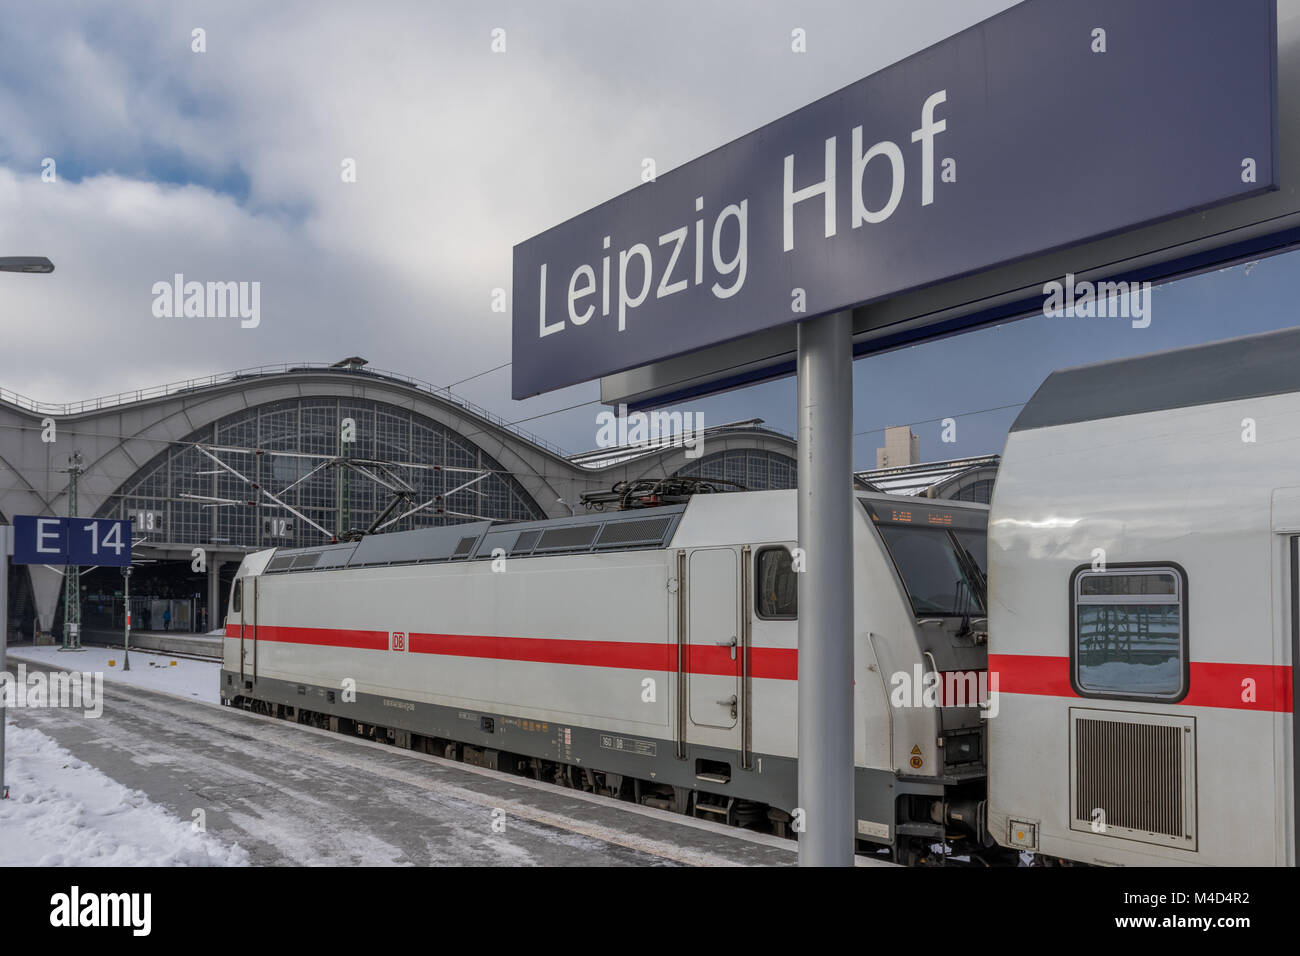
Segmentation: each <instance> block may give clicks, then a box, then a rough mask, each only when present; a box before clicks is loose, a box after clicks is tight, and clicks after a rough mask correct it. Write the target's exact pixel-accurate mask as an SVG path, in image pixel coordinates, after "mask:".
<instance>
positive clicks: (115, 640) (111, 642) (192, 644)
mask: <svg viewBox="0 0 1300 956" xmlns="http://www.w3.org/2000/svg"><path fill="white" fill-rule="evenodd" d="M122 640H123V638H122V632H121V631H109V630H101V629H90V628H87V629H86V630H85V631H83V632H82V634H81V641H82V643H83V644H96V645H99V646H101V647H121V646H122ZM131 647H132V648H137V647H138V648H140V649H141V650H149V651H161V652H162V653H164V654H187V655H191V656H194V657H206V658H211V659H212V660H214V661H215V660H220V659H221V638H220V637H218V636H216V635H209V634H191V633H189V632H187V631H137V630H135V629H134V628H132V630H131Z"/></svg>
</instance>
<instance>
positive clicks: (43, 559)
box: [14, 515, 131, 568]
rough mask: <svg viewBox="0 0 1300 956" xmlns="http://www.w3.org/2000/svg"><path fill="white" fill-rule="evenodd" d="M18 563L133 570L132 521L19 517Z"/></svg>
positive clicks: (16, 519) (16, 533)
mask: <svg viewBox="0 0 1300 956" xmlns="http://www.w3.org/2000/svg"><path fill="white" fill-rule="evenodd" d="M14 563H15V564H53V565H61V564H72V565H80V566H83V567H90V566H92V565H99V566H102V567H123V568H124V567H129V566H130V564H131V522H130V521H117V520H111V519H107V518H56V517H45V516H37V515H15V516H14Z"/></svg>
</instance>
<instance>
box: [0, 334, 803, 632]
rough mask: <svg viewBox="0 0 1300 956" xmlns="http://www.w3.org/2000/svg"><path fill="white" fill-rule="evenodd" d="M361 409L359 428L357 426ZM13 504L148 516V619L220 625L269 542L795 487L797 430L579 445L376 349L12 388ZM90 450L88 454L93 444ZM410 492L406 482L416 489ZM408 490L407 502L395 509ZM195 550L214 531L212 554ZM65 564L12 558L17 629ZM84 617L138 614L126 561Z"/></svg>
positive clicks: (138, 521) (151, 623) (53, 594)
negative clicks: (88, 384)
mask: <svg viewBox="0 0 1300 956" xmlns="http://www.w3.org/2000/svg"><path fill="white" fill-rule="evenodd" d="M345 423H346V425H348V426H350V438H351V439H352V440H351V441H344V440H343V434H344V429H345ZM0 426H2V427H0V467H3V468H4V471H5V477H6V480H5V481H3V482H2V483H0V520H3V521H5V522H11V521H12V517H13V516H14V515H19V514H31V515H67V514H68V513H69V491H70V479H71V476H70V474H69V468H70V466H75V467H76V468H77V469H79V474H77V476H76V505H75V513H76V514H78V515H83V516H93V517H100V518H121V519H129V520H131V521H132V523H133V528H134V530H133V536H134V540H135V548H134V558H135V560H136V562H137V566H136V568H135V572H134V573H133V575H132V578H131V582H130V588H131V594H132V598H131V607H132V610H133V612H134V614H135V615H136V616H135V617H134V618H133V626H135V627H141V626H147V627H150V628H152V629H161V624H160V621H159V620H156V619H155V620H151V619H150V618H151V617H152V618H159V617H161V612H157V611H155V612H154V613H153V614H152V615H151V612H150V607H151V606H152V607H155V608H157V607H158V604H157V600H158V599H162V598H165V599H166V600H167V601H168V603H167V605H166V607H168V608H169V609H170V610H169V612H168V613H169V616H170V619H171V622H172V627H173V628H174V629H179V630H209V629H213V628H215V627H217V626H219V624H220V622H221V620H222V612H221V608H222V607H223V606H224V600H225V596H226V593H227V590H228V588H229V585H230V581H231V579H232V578H233V576H234V573H235V571H236V569H237V568H238V564H239V561H240V560H241V559H242V558H243V556H244V555H245V554H247V553H249V552H251V551H257V550H261V549H263V548H269V547H278V546H284V547H294V546H303V545H310V544H318V543H321V542H322V541H328V540H331V538H332V537H335V536H338V535H341V534H344V533H346V532H348V531H350V530H351V529H360V530H366V529H369V528H371V527H372V526H376V527H378V528H382V530H385V531H399V530H406V529H410V528H420V527H430V526H435V525H443V524H455V523H461V522H465V521H475V520H482V519H483V518H489V519H493V520H500V521H517V520H528V519H539V518H547V517H559V516H562V515H567V514H570V513H572V512H573V511H574V510H575V509H580V508H581V507H582V503H581V499H582V496H583V495H584V494H586V493H589V492H598V491H607V490H609V489H610V488H612V487H613V486H614V485H615V484H616V483H617V482H620V481H634V480H637V479H641V478H661V477H669V476H674V475H684V476H685V475H689V476H698V477H704V478H718V479H725V480H728V481H734V482H737V483H739V484H742V485H744V486H745V487H747V488H750V489H754V490H758V489H766V488H792V487H795V485H796V482H797V475H796V470H795V469H796V464H795V450H796V449H795V441H794V439H793V437H792V436H790V435H787V434H783V433H781V432H779V431H776V430H774V429H770V428H767V427H764V425H763V423H762V421H761V420H758V419H755V420H751V421H746V422H736V423H732V424H727V425H720V426H714V427H712V428H708V429H705V430H704V432H703V434H702V438H703V442H702V445H700V446H697V447H689V446H687V445H685V444H683V443H682V442H681V441H675V440H672V439H665V440H662V441H657V442H648V443H644V444H638V445H637V446H635V447H625V448H616V449H609V448H602V449H596V450H594V451H590V452H585V453H582V454H578V455H570V454H568V453H566V452H565V451H563V450H562V449H560V448H558V447H557V446H555V445H553V444H551V443H549V442H547V441H545V440H544V439H542V438H540V437H538V436H536V435H533V434H530V433H528V432H527V431H524V430H523V429H520V428H518V427H516V426H514V425H511V424H510V423H508V422H506V421H504V420H502V419H500V418H499V417H497V416H495V415H493V414H492V413H490V412H489V411H487V410H486V409H483V408H480V407H478V406H476V405H474V404H473V403H471V402H468V401H466V400H464V399H462V398H460V397H459V396H457V395H455V394H453V393H452V392H450V391H449V390H448V389H446V388H440V387H437V386H434V385H432V384H429V383H427V382H422V381H420V380H418V379H414V378H411V377H409V376H404V375H399V374H395V373H391V372H384V371H380V370H376V369H372V368H369V367H368V366H367V365H366V363H365V361H364V360H363V359H347V360H344V361H342V362H339V363H337V364H335V365H306V364H300V365H280V366H264V367H259V368H254V369H246V370H243V371H238V372H231V373H226V374H221V375H213V376H210V377H208V378H204V379H198V380H190V381H185V382H177V383H173V384H170V385H163V386H158V387H156V388H147V389H140V390H137V391H132V392H124V393H121V394H118V395H111V396H105V397H101V398H98V399H92V400H89V401H83V402H74V403H70V404H63V405H60V404H50V403H46V402H38V401H34V400H32V399H29V398H27V397H25V396H21V395H17V394H15V393H13V392H10V391H7V390H4V389H0ZM74 455H76V456H78V458H76V459H74V458H73V456H74ZM398 492H400V494H399V493H398ZM390 509H391V510H390ZM195 549H202V558H203V569H202V570H198V569H197V567H198V565H197V560H196V558H197V555H196V550H195ZM63 580H64V576H63V572H62V569H60V568H54V567H46V566H42V565H26V566H13V567H11V569H10V588H9V595H10V609H9V610H10V617H9V620H10V628H11V633H12V632H15V631H17V632H19V633H20V634H21V635H22V636H23V637H24V638H30V637H32V636H36V637H37V639H38V640H42V639H43V640H53V639H54V637H55V636H56V635H60V634H61V633H62V616H63V610H62V609H63V601H62V600H61V598H62V592H63ZM80 584H81V593H82V622H83V628H85V629H86V630H87V631H91V630H93V629H95V628H96V627H102V628H104V629H111V628H117V627H120V625H121V622H122V617H123V613H124V602H123V601H122V599H121V597H120V595H121V592H122V591H123V581H122V577H121V574H120V572H119V571H118V570H117V569H114V568H100V569H95V570H85V569H83V571H82V572H81V581H80Z"/></svg>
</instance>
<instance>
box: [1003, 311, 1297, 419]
mask: <svg viewBox="0 0 1300 956" xmlns="http://www.w3.org/2000/svg"><path fill="white" fill-rule="evenodd" d="M1296 391H1300V328H1294V329H1282V330H1281V331H1278V332H1263V333H1260V334H1258V335H1244V336H1242V337H1241V338H1236V339H1225V340H1224V341H1221V342H1210V343H1208V344H1205V345H1192V346H1188V347H1186V348H1179V349H1170V350H1169V351H1166V352H1155V353H1152V354H1151V355H1139V356H1136V357H1134V358H1124V359H1114V360H1112V361H1109V362H1098V363H1096V364H1094V365H1080V366H1078V367H1077V368H1067V369H1061V370H1060V371H1056V372H1053V373H1052V374H1051V375H1049V376H1047V379H1046V381H1044V382H1043V384H1042V385H1040V386H1039V387H1038V391H1036V392H1034V395H1033V397H1032V398H1030V399H1029V401H1028V402H1027V403H1026V404H1025V407H1024V408H1022V409H1021V410H1020V414H1019V415H1018V416H1016V420H1015V423H1014V424H1012V426H1011V430H1012V431H1013V432H1017V431H1027V430H1028V429H1031V428H1046V427H1048V426H1050V425H1069V424H1072V423H1075V422H1086V421H1095V420H1097V419H1102V418H1116V417H1118V416H1121V415H1137V414H1140V413H1142V412H1158V411H1164V410H1166V409H1171V408H1185V407H1188V406H1192V405H1213V404H1216V403H1219V402H1231V401H1236V400H1238V399H1243V398H1260V397H1263V396H1267V395H1282V394H1285V393H1287V392H1296Z"/></svg>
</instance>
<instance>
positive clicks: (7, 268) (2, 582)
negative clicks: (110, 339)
mask: <svg viewBox="0 0 1300 956" xmlns="http://www.w3.org/2000/svg"><path fill="white" fill-rule="evenodd" d="M53 271H54V263H53V262H51V261H50V260H49V259H46V258H45V257H44V256H7V257H6V256H0V272H30V273H36V274H44V273H49V272H53ZM9 531H10V529H9V527H8V525H6V526H4V527H3V528H2V529H0V673H4V671H5V670H6V669H7V668H8V666H9V665H8V663H7V662H6V660H5V655H6V652H7V651H8V646H9V549H10V548H11V547H12V541H11V538H10V533H9ZM7 720H8V714H7V712H6V708H5V705H4V697H3V696H0V800H7V799H8V798H9V787H8V785H7V784H6V783H5V724H6V721H7Z"/></svg>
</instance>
